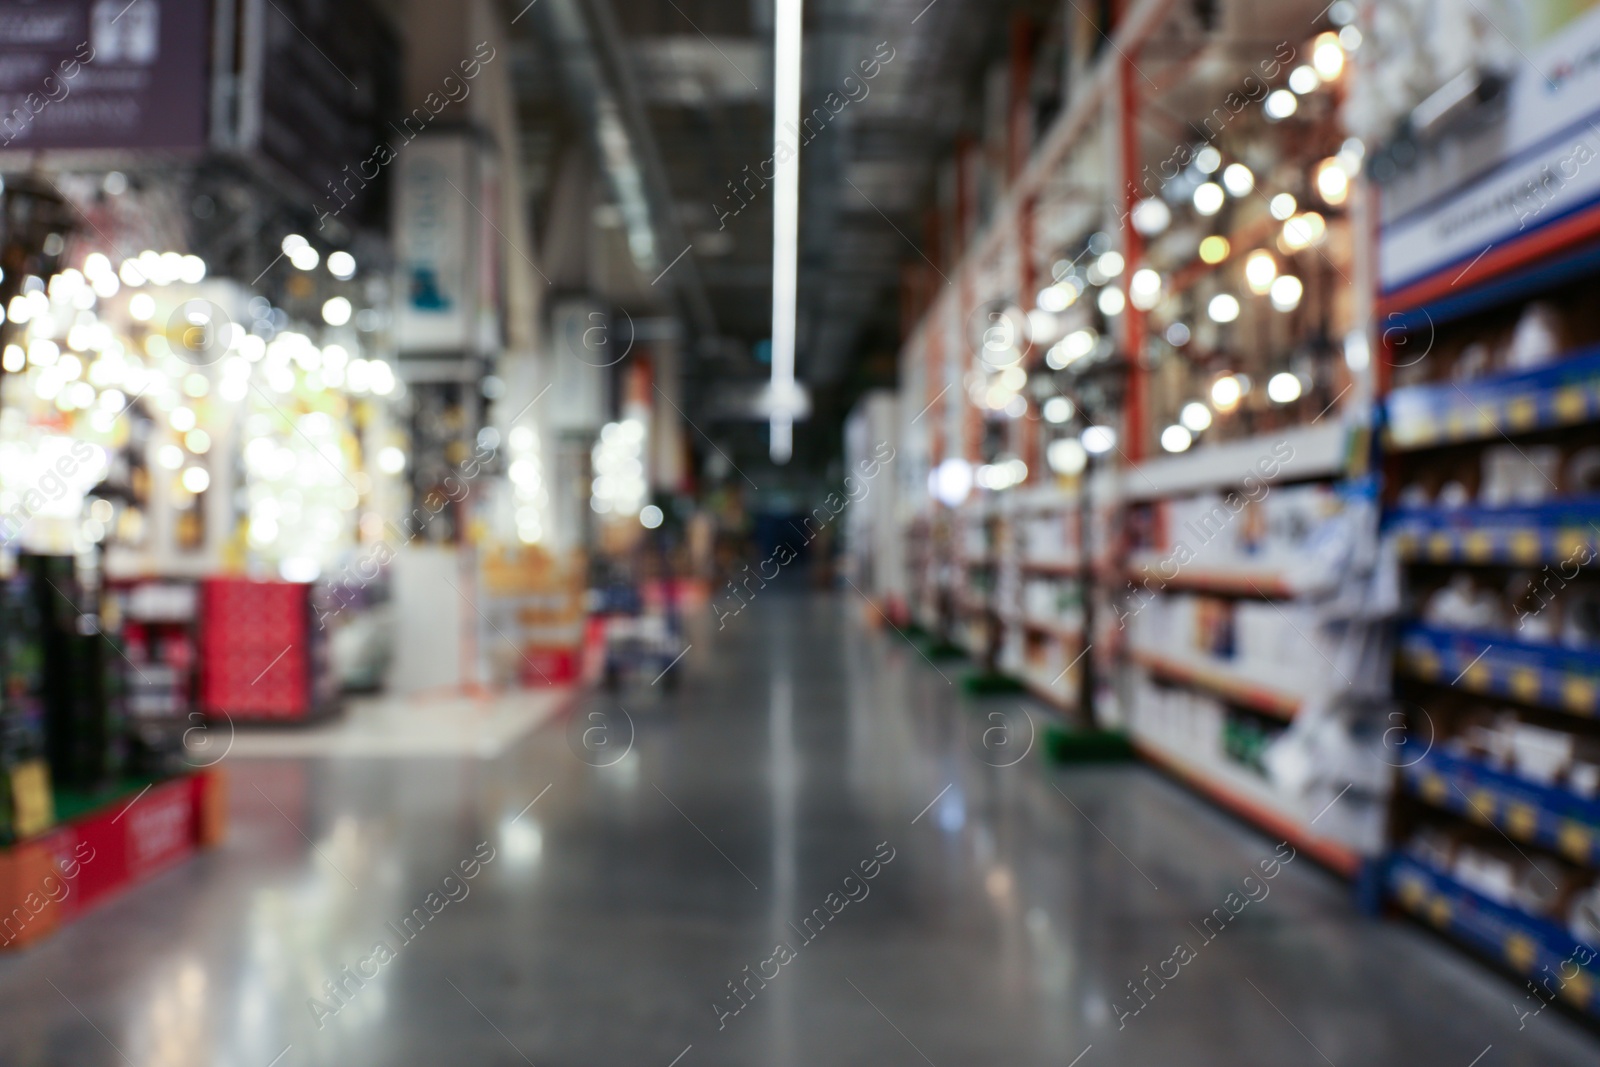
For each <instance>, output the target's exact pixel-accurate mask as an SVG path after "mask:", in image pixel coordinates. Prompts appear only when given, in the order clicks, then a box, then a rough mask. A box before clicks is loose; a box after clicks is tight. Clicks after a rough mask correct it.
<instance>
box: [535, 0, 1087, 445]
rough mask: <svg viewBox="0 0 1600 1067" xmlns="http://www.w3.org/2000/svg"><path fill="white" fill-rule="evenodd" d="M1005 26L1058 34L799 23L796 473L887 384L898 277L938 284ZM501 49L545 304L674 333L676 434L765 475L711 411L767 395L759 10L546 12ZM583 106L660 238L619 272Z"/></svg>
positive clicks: (749, 430)
mask: <svg viewBox="0 0 1600 1067" xmlns="http://www.w3.org/2000/svg"><path fill="white" fill-rule="evenodd" d="M521 7H522V5H521V4H519V3H512V4H509V5H508V9H507V10H508V11H509V12H510V13H511V14H513V15H515V14H516V13H517V9H519V8H521ZM1018 11H1027V12H1028V13H1029V14H1030V15H1031V16H1032V18H1033V20H1034V22H1035V24H1037V25H1045V24H1047V23H1049V22H1050V21H1051V19H1052V18H1055V19H1059V18H1060V17H1061V12H1060V11H1058V10H1056V8H1055V6H1053V5H1050V4H1031V5H1030V4H1007V3H992V2H984V0H934V2H933V3H931V4H930V3H928V0H810V2H808V3H807V4H806V8H805V25H806V35H805V53H804V89H803V97H802V100H803V103H802V112H803V114H804V115H805V116H807V118H806V120H805V124H804V129H802V130H801V131H798V133H799V134H800V136H799V137H797V138H791V139H790V147H795V146H796V145H798V146H799V147H800V158H801V167H802V170H801V218H800V229H801V251H800V274H799V278H800V283H799V324H798V352H797V359H796V366H797V375H798V377H799V378H800V380H801V381H802V382H804V383H806V384H807V385H808V386H809V387H810V389H811V391H812V393H813V396H814V401H815V411H814V413H813V417H812V419H811V420H810V422H809V423H808V424H803V425H802V426H801V428H800V429H799V431H798V433H797V449H798V450H797V459H798V463H799V465H801V466H805V465H806V464H807V463H808V461H810V462H812V463H813V464H814V463H815V462H817V461H825V460H826V458H827V457H829V456H831V455H832V454H833V453H834V452H835V451H836V449H837V441H838V426H839V423H840V421H841V420H842V417H843V414H844V413H845V411H846V409H847V406H848V405H849V404H850V403H852V402H853V400H854V398H855V397H856V396H858V395H859V393H860V392H861V391H862V389H863V388H866V387H870V386H872V385H876V384H888V383H890V382H892V379H893V375H894V369H895V361H894V355H895V353H896V351H897V350H898V347H899V341H900V329H901V315H902V306H901V304H902V302H901V288H902V274H903V271H904V270H905V268H906V265H907V264H917V265H919V267H922V266H925V267H927V268H932V269H933V270H934V271H940V270H942V269H943V268H944V267H946V266H947V265H948V259H949V250H948V249H946V250H943V251H941V250H940V249H938V248H934V247H930V244H929V235H928V233H927V230H928V228H929V227H928V219H929V217H930V214H931V212H932V211H933V210H934V209H935V208H936V207H937V206H940V205H945V206H947V205H948V202H949V201H950V200H951V199H952V198H951V195H950V189H949V188H947V187H948V186H950V185H952V184H953V183H952V182H951V181H950V180H949V172H950V167H949V160H950V158H951V157H952V154H953V151H954V146H955V144H956V142H957V139H958V137H960V136H962V135H963V134H971V135H972V136H974V137H975V136H976V135H977V133H976V131H978V130H979V129H981V128H984V127H986V126H987V125H989V123H988V122H986V116H985V115H984V114H983V111H984V105H983V103H982V102H983V101H985V100H986V99H992V98H993V96H994V93H993V91H992V90H993V85H994V82H995V80H996V78H995V76H996V72H997V71H998V70H999V68H1000V65H1001V64H1003V63H1004V60H1005V58H1006V50H1007V47H1008V41H1009V36H1008V35H1009V33H1010V27H1011V25H1012V16H1013V15H1014V14H1015V13H1016V12H1018ZM514 29H515V30H518V31H520V37H519V38H518V42H517V45H516V58H517V84H518V93H519V106H520V109H521V119H522V124H523V128H524V130H525V131H526V138H525V144H526V146H527V147H526V152H527V155H528V158H527V159H526V160H525V161H524V165H525V168H526V171H527V174H528V178H529V186H528V187H529V188H530V189H531V190H532V191H533V195H534V198H535V205H534V218H535V226H536V233H537V235H538V240H539V242H540V246H541V248H540V251H541V255H542V256H543V257H544V259H545V260H546V267H545V269H546V270H547V271H548V272H549V273H550V274H551V276H552V277H553V278H555V279H556V282H557V286H558V288H568V289H571V290H573V291H576V290H579V289H584V288H587V290H588V291H589V292H591V293H594V294H597V295H600V296H602V298H604V299H609V300H611V301H613V302H615V303H616V304H618V305H620V306H626V307H628V308H629V309H630V313H633V314H638V313H640V311H639V309H641V308H642V309H643V311H644V312H646V313H654V314H663V313H665V314H674V315H677V316H680V317H681V318H682V320H683V321H684V323H685V325H686V327H687V339H688V341H689V345H688V347H687V353H688V356H689V358H688V359H687V360H686V362H685V371H686V376H687V382H686V387H687V391H686V396H687V398H688V399H689V401H690V404H689V406H688V414H689V416H690V418H691V419H693V420H695V422H696V423H697V424H698V425H700V426H702V427H706V428H708V429H709V428H710V426H709V424H711V423H717V424H718V426H717V429H716V431H715V432H716V433H717V436H718V438H719V440H725V441H728V442H731V443H732V445H733V446H734V447H735V448H736V450H737V451H736V454H737V455H739V456H740V457H741V462H743V459H744V458H745V457H748V458H750V459H751V460H752V461H754V462H762V459H761V457H764V455H765V452H766V429H765V426H764V424H761V423H759V422H756V421H753V420H749V419H744V420H738V419H733V418H730V417H728V416H727V413H726V412H725V411H724V408H723V407H722V406H720V405H719V404H718V402H717V396H718V393H719V391H720V390H722V389H724V388H726V387H728V386H737V385H740V384H746V385H748V384H754V383H758V382H759V381H761V380H763V379H764V378H765V377H766V375H767V368H766V367H765V366H763V365H762V364H761V363H760V362H759V361H758V357H757V345H758V343H759V342H761V341H762V340H764V339H765V338H766V337H767V336H768V334H769V332H770V315H771V295H772V289H771V256H772V239H771V230H772V200H771V190H770V188H769V187H768V186H767V183H766V182H765V181H763V179H762V177H761V175H762V173H763V171H764V172H765V173H766V175H767V176H768V177H770V175H771V162H770V161H771V160H772V157H773V154H774V133H773V123H772V0H743V2H738V0H540V2H539V3H538V4H537V5H536V6H535V7H533V8H531V9H528V13H527V17H526V18H524V19H519V21H518V23H517V25H516V26H515V27H514ZM868 74H870V77H868V76H867V75H868ZM1044 82H1045V83H1046V84H1047V85H1048V84H1050V79H1049V78H1046V79H1044ZM597 87H598V88H597ZM597 93H598V95H599V96H600V97H601V99H602V101H609V100H613V99H614V101H615V111H616V114H617V115H618V116H619V117H620V119H621V126H622V128H624V129H625V130H626V132H627V135H628V139H629V142H630V146H629V152H630V153H631V154H630V155H629V157H628V158H630V159H631V160H632V161H633V162H635V163H637V165H638V171H639V173H640V174H641V175H642V179H641V185H642V186H643V190H642V191H643V199H644V200H645V201H646V202H647V203H648V205H649V210H650V214H651V222H652V226H653V227H654V230H655V232H656V234H657V239H656V241H655V244H656V246H657V248H656V250H655V252H656V254H655V258H654V259H652V260H649V261H648V262H647V263H640V262H638V261H637V257H634V258H635V262H633V263H632V264H631V267H632V269H628V268H629V264H628V263H627V261H628V259H629V255H628V250H629V247H630V246H629V236H628V235H629V233H631V232H632V231H630V229H629V221H628V215H629V209H628V202H627V198H626V196H624V195H620V194H619V190H618V186H619V184H626V180H625V179H624V181H623V182H621V183H619V181H618V180H617V177H616V173H615V172H614V171H612V170H610V169H608V165H607V162H606V161H607V160H608V159H613V160H614V159H615V158H616V145H615V144H613V143H609V142H608V140H607V137H606V136H605V135H604V134H601V135H599V136H597V135H596V133H595V129H596V126H597V125H603V123H599V122H597V116H596V112H595V108H596V95H597ZM974 101H976V102H977V103H974ZM599 106H600V107H601V109H602V110H603V109H605V108H607V107H609V106H610V105H609V104H608V103H605V102H602V103H601V104H600V105H599ZM990 118H992V116H990ZM685 250H686V251H685ZM680 251H682V252H684V254H683V255H682V258H681V259H679V260H674V258H673V257H675V256H677V255H678V254H679V253H680ZM663 268H667V269H666V270H665V272H664V273H663V274H661V275H658V276H657V277H656V278H655V279H652V278H650V277H648V276H647V270H650V269H654V270H662V269H663ZM652 281H654V284H652Z"/></svg>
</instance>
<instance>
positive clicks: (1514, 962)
mask: <svg viewBox="0 0 1600 1067" xmlns="http://www.w3.org/2000/svg"><path fill="white" fill-rule="evenodd" d="M1505 953H1506V962H1507V963H1509V964H1511V966H1513V967H1515V968H1516V969H1517V970H1519V971H1531V970H1533V964H1534V961H1535V960H1537V959H1538V958H1539V949H1538V946H1536V945H1535V944H1534V943H1533V941H1532V940H1530V939H1529V938H1528V937H1527V935H1525V934H1507V935H1506V943H1505Z"/></svg>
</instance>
